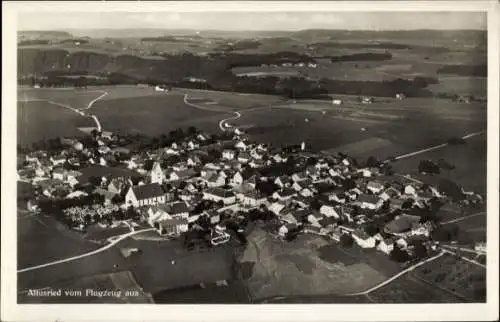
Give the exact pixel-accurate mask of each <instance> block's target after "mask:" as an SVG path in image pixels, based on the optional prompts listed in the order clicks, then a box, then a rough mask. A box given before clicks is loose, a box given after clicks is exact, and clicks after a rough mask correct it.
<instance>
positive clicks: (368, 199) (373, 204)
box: [354, 194, 384, 210]
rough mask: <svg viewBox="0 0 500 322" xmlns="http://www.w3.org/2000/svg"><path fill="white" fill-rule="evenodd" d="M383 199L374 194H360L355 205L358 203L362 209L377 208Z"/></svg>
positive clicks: (380, 205)
mask: <svg viewBox="0 0 500 322" xmlns="http://www.w3.org/2000/svg"><path fill="white" fill-rule="evenodd" d="M383 203H384V201H383V200H382V199H380V198H379V197H378V196H375V195H367V194H361V195H360V196H359V197H358V198H357V199H356V201H355V202H354V204H355V205H358V206H359V207H361V208H362V209H370V210H377V209H379V208H380V207H382V204H383Z"/></svg>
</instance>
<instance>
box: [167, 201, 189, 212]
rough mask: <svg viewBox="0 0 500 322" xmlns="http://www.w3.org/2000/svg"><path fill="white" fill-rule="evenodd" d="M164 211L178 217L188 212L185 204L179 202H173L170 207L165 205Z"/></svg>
mask: <svg viewBox="0 0 500 322" xmlns="http://www.w3.org/2000/svg"><path fill="white" fill-rule="evenodd" d="M165 211H166V212H167V213H168V214H170V215H178V214H182V213H186V212H189V209H188V207H187V205H186V203H185V202H182V201H179V202H174V203H172V204H170V205H167V206H166V207H165Z"/></svg>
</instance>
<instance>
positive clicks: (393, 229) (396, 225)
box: [384, 215, 420, 235]
mask: <svg viewBox="0 0 500 322" xmlns="http://www.w3.org/2000/svg"><path fill="white" fill-rule="evenodd" d="M419 221H420V217H419V216H411V215H401V216H399V217H396V219H394V220H393V221H391V222H389V223H388V224H387V225H385V227H384V232H385V233H388V234H393V235H405V233H408V232H410V230H411V229H412V227H413V226H414V225H415V224H418V222H419Z"/></svg>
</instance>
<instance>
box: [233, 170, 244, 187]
mask: <svg viewBox="0 0 500 322" xmlns="http://www.w3.org/2000/svg"><path fill="white" fill-rule="evenodd" d="M242 183H243V176H242V175H241V173H240V172H236V173H235V174H234V175H233V177H232V178H231V184H232V185H235V186H237V185H240V184H242Z"/></svg>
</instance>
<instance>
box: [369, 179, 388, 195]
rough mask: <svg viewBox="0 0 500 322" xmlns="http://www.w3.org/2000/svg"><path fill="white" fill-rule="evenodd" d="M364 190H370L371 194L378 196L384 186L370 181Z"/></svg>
mask: <svg viewBox="0 0 500 322" xmlns="http://www.w3.org/2000/svg"><path fill="white" fill-rule="evenodd" d="M366 189H368V190H370V191H371V192H372V193H373V194H379V193H380V192H381V191H382V190H384V185H383V184H381V183H380V182H378V181H370V182H368V184H367V185H366Z"/></svg>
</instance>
